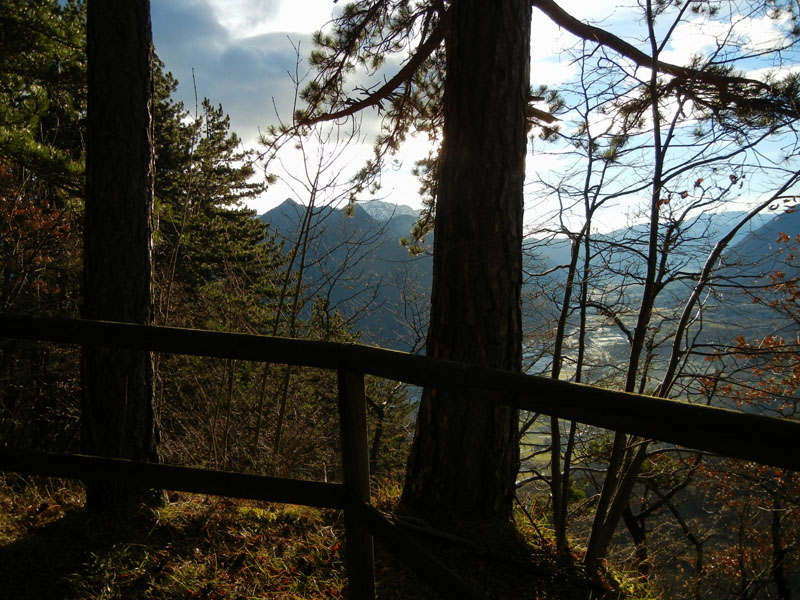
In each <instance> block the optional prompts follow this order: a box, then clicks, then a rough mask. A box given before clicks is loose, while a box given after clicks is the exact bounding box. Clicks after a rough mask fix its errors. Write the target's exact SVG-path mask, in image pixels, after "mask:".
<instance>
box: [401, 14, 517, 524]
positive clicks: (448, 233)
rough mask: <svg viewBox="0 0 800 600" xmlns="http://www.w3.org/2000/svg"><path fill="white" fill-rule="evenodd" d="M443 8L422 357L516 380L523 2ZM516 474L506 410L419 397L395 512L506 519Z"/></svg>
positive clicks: (513, 430) (512, 423)
mask: <svg viewBox="0 0 800 600" xmlns="http://www.w3.org/2000/svg"><path fill="white" fill-rule="evenodd" d="M450 10H451V12H452V24H451V28H450V33H449V37H448V40H447V79H446V83H445V96H444V138H443V139H444V143H443V147H442V156H441V168H440V180H439V190H438V196H437V204H436V225H435V236H434V239H435V241H434V259H433V296H432V307H431V323H430V329H429V332H428V341H427V353H428V355H429V356H434V357H437V358H445V359H451V360H458V361H463V362H466V363H472V364H476V365H481V366H490V367H497V368H501V369H507V370H511V371H520V369H521V346H522V333H521V317H520V288H521V281H522V186H523V179H524V175H525V149H526V130H527V123H526V118H525V108H526V105H527V100H528V95H529V93H530V92H529V90H530V84H529V71H530V67H529V64H530V58H529V55H530V33H531V31H530V23H531V4H530V1H528V0H502V1H498V2H485V1H484V0H459V1H458V2H454V3H452V8H451V9H450ZM518 468H519V442H518V414H517V411H516V410H514V409H511V408H495V407H494V406H491V405H489V404H486V403H482V402H481V401H480V395H479V394H469V395H468V394H452V393H441V392H439V391H437V390H433V389H426V390H425V392H424V394H423V398H422V404H421V406H420V409H419V415H418V420H417V433H416V436H415V439H414V443H413V446H412V450H411V456H410V458H409V463H408V470H407V473H406V483H405V488H404V490H403V497H402V506H403V508H404V509H405V510H407V511H409V512H412V513H415V514H419V515H423V516H443V515H447V516H451V517H453V518H454V519H469V520H503V519H507V518H508V517H509V515H510V513H511V508H512V505H513V494H514V483H515V478H516V474H517V471H518Z"/></svg>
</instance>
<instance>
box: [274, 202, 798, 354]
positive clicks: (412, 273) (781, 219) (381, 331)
mask: <svg viewBox="0 0 800 600" xmlns="http://www.w3.org/2000/svg"><path fill="white" fill-rule="evenodd" d="M305 210H306V209H305V207H304V206H303V205H301V204H299V203H297V202H294V201H293V200H291V199H287V200H286V201H285V202H284V203H283V204H281V205H280V206H277V207H275V208H274V209H272V210H270V211H268V212H266V213H264V214H263V215H260V217H259V218H260V219H262V220H263V221H265V222H268V223H270V225H271V226H272V228H273V229H274V230H276V231H277V232H278V233H279V234H280V235H282V236H284V237H285V238H286V240H287V241H288V242H290V243H293V242H294V241H296V239H297V234H298V229H299V226H300V223H301V222H302V220H303V216H304V214H305ZM419 212H420V211H419V210H416V209H413V208H411V207H409V206H402V205H401V206H398V205H394V204H391V203H389V202H385V201H382V200H368V201H363V202H357V203H355V205H354V206H353V208H352V211H349V214H348V211H346V210H345V209H333V208H330V207H326V208H321V209H315V214H314V215H313V218H312V229H313V235H312V236H311V237H312V241H313V251H312V252H311V254H310V256H311V257H312V258H311V260H310V263H309V267H308V269H307V277H308V281H309V290H310V291H312V292H313V291H317V292H319V293H325V294H326V295H327V297H328V298H329V300H330V301H331V305H332V306H334V307H336V308H338V309H340V310H341V311H342V313H343V314H345V316H353V318H352V323H353V325H354V326H355V327H356V328H358V329H360V330H362V331H363V332H364V341H366V342H367V343H373V344H379V345H382V346H386V347H390V348H396V349H402V350H407V349H409V347H410V346H411V345H413V344H418V343H419V340H420V337H424V323H421V322H420V320H421V319H423V318H424V320H427V318H426V317H423V316H421V315H426V314H427V308H428V306H427V303H428V300H429V297H430V289H431V274H432V260H431V256H430V253H425V254H423V255H421V256H418V257H412V256H411V255H410V254H409V253H408V251H407V249H406V248H405V247H403V246H402V245H401V244H400V239H401V238H404V237H408V236H409V233H410V231H411V228H412V226H413V225H414V223H415V222H416V220H417V218H418V216H419ZM745 214H746V213H744V212H726V213H720V214H715V215H705V216H703V217H702V218H700V219H698V220H697V221H696V222H694V223H692V224H691V225H690V226H688V227H687V228H686V231H684V232H683V233H682V235H684V236H685V237H686V238H688V239H691V240H693V241H692V242H691V244H693V246H692V247H693V248H694V252H696V253H697V257H695V258H693V259H692V260H690V261H689V262H687V263H686V265H685V268H687V269H691V270H699V268H700V267H701V266H702V264H703V262H704V261H705V259H706V257H707V252H706V250H710V248H711V247H713V245H714V244H715V243H716V242H717V241H718V240H719V239H721V238H722V236H724V235H725V234H726V233H727V232H728V231H729V230H730V229H731V227H733V226H734V225H735V224H736V223H738V222H739V221H740V220H741V219H742V218H743V217H744V216H745ZM779 232H784V233H788V234H789V235H790V236H791V235H793V234H796V233H797V232H800V213H797V214H781V215H778V216H775V215H771V214H762V215H757V216H756V217H755V218H754V219H752V220H751V221H750V223H748V224H747V225H746V226H745V227H743V228H742V230H741V231H740V232H739V234H738V235H737V237H736V238H735V239H734V241H733V242H732V243H731V245H730V247H729V248H728V250H727V251H726V252H725V254H724V258H723V261H724V262H725V263H728V264H731V265H734V264H741V263H740V262H739V261H742V262H751V263H760V264H761V265H763V264H764V260H765V259H766V258H768V257H771V256H773V255H774V253H775V247H776V244H775V241H776V239H777V235H778V233H779ZM645 234H646V229H645V228H644V227H642V226H639V227H632V228H626V229H620V230H617V231H613V232H611V233H607V234H603V235H598V236H596V239H597V240H598V241H599V243H603V242H608V241H613V240H625V239H627V240H630V239H635V238H642V237H643V236H645ZM429 243H430V241H429ZM429 249H430V246H429ZM524 255H525V256H524V264H525V268H526V271H527V272H528V273H533V272H544V271H547V270H548V269H552V268H553V267H555V266H558V265H564V264H566V263H567V262H568V260H569V241H568V240H566V239H563V238H561V239H553V240H549V241H548V242H547V243H543V242H541V240H536V239H532V238H529V239H527V240H526V241H525V247H524ZM626 256H627V252H626V251H625V250H621V251H619V255H618V259H619V261H624V260H626V259H625V257H626ZM630 256H631V258H632V257H633V256H634V253H633V251H631V253H630ZM730 268H734V267H730ZM735 268H739V267H735ZM762 268H763V267H762ZM337 270H342V272H340V273H338V275H336V274H337ZM762 272H763V271H762ZM548 278H549V280H548V281H549V283H548V285H552V284H555V285H558V284H559V280H560V279H563V271H555V272H554V273H553V274H551V275H549V276H548ZM539 283H541V282H539ZM326 285H328V286H329V289H326V287H325V286H326ZM528 285H534V282H530V283H529V284H528ZM677 293H678V294H683V293H685V291H684V292H681V291H680V290H677ZM676 299H677V297H676ZM410 300H414V301H415V302H416V303H417V304H416V306H414V308H413V310H412V311H411V313H409V309H408V307H407V306H406V302H407V301H410ZM678 301H680V300H679V299H678ZM737 304H739V305H740V306H744V304H745V303H744V302H743V301H737ZM414 320H415V322H411V321H414Z"/></svg>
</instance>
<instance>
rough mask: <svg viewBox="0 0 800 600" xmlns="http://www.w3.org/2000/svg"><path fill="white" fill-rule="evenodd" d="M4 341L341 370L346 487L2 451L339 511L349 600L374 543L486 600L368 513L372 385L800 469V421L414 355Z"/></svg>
mask: <svg viewBox="0 0 800 600" xmlns="http://www.w3.org/2000/svg"><path fill="white" fill-rule="evenodd" d="M0 338H18V339H30V340H40V341H48V342H56V343H65V344H81V345H87V344H91V345H101V346H109V347H124V348H134V349H141V350H150V351H156V352H167V353H175V354H191V355H198V356H210V357H218V358H232V359H239V360H250V361H259V362H270V363H280V364H291V365H297V366H307V367H317V368H324V369H334V370H336V371H337V372H338V389H339V411H340V424H341V447H342V468H343V477H342V479H343V482H342V483H341V484H334V483H321V482H310V481H299V480H292V479H283V478H275V477H264V476H256V475H244V474H240V473H230V472H221V471H213V470H208V469H191V468H185V467H175V466H169V465H161V464H149V463H140V462H134V461H127V460H121V459H112V458H101V457H95V456H83V455H63V454H61V455H57V454H46V453H41V452H31V451H22V450H16V449H13V448H7V447H4V446H3V447H0V470H6V471H16V472H19V473H23V474H29V475H43V476H52V477H66V478H75V479H87V478H96V477H106V478H110V479H117V480H124V481H127V482H130V483H136V484H140V485H143V486H147V487H153V488H157V489H168V490H176V491H185V492H194V493H203V494H214V495H220V496H229V497H235V498H248V499H254V500H267V501H272V502H285V503H291V504H304V505H309V506H318V507H329V508H337V509H343V510H344V515H345V536H346V545H345V562H346V566H347V570H348V580H349V584H348V585H349V592H350V597H351V598H353V599H356V600H361V599H372V598H374V597H375V582H374V565H373V537H374V538H375V539H378V540H379V541H380V542H381V543H382V544H384V545H385V546H386V547H387V548H388V549H389V550H391V551H392V552H394V553H395V554H396V555H397V556H398V557H399V558H400V559H401V560H402V561H403V562H404V563H406V564H407V565H408V566H410V567H411V568H412V569H413V570H414V571H415V572H417V573H418V574H419V575H420V577H421V578H423V579H424V580H426V581H427V582H428V583H429V584H430V585H431V586H433V588H434V589H435V590H437V591H438V592H439V593H440V594H441V595H442V596H443V597H445V598H467V599H469V598H480V597H482V596H481V595H480V594H478V593H477V592H476V591H475V590H474V589H473V588H471V587H469V586H467V585H466V584H464V583H463V581H461V580H460V579H459V578H458V577H457V576H455V575H454V574H453V573H452V572H451V571H450V570H449V569H447V568H446V567H445V566H444V565H442V564H441V563H440V562H439V561H437V560H436V559H435V558H434V557H431V556H429V555H427V553H425V552H424V551H423V550H422V548H420V547H419V546H418V545H417V544H416V543H415V542H414V541H413V540H412V539H411V538H409V537H408V536H407V535H405V534H404V533H403V532H402V531H401V530H400V529H399V528H398V527H397V525H395V524H394V523H393V522H392V521H390V520H389V519H387V518H386V517H385V516H383V515H382V514H381V513H380V512H378V511H377V510H376V509H375V508H373V507H372V506H371V504H370V490H369V462H368V453H367V432H366V408H365V398H364V375H365V374H369V375H375V376H378V377H384V378H387V379H393V380H396V381H403V382H406V383H410V384H415V385H419V386H430V387H438V388H441V389H448V390H454V391H459V390H467V389H479V390H482V391H484V392H486V393H485V397H486V401H487V402H494V403H498V404H508V405H511V406H514V407H517V408H520V409H523V410H528V411H532V412H539V413H543V414H547V415H551V416H555V417H559V418H562V419H568V420H574V421H579V422H581V423H586V424H590V425H595V426H598V427H603V428H606V429H612V430H616V431H624V432H626V433H630V434H635V435H638V436H642V437H645V438H650V439H654V440H660V441H663V442H669V443H673V444H677V445H680V446H685V447H687V448H693V449H696V450H702V451H707V452H712V453H716V454H721V455H724V456H730V457H735V458H741V459H745V460H752V461H755V462H760V463H763V464H768V465H773V466H776V467H783V468H788V469H793V470H798V469H800V452H797V451H796V449H797V446H798V441H800V423H797V422H792V421H788V420H781V419H775V418H771V417H765V416H761V415H752V414H745V413H741V412H738V411H731V410H726V409H721V408H715V407H710V406H703V405H695V404H689V403H686V402H679V401H675V400H667V399H662V398H654V397H651V396H643V395H638V394H630V393H625V392H617V391H612V390H605V389H602V388H595V387H591V386H586V385H581V384H575V383H569V382H564V381H557V380H553V379H549V378H545V377H535V376H530V375H521V374H516V373H509V372H506V371H500V370H497V369H489V368H485V367H476V366H471V365H467V364H462V363H456V362H451V361H444V360H438V359H433V358H429V357H424V356H416V355H412V354H407V353H404V352H396V351H392V350H385V349H382V348H374V347H370V346H364V345H360V344H341V343H334V342H314V341H305V340H293V339H287V338H278V337H268V336H253V335H244V334H232V333H219V332H212V331H199V330H191V329H177V328H170V327H153V326H145V325H134V324H128V323H111V322H100V321H81V320H73V319H52V318H37V317H21V316H12V315H0Z"/></svg>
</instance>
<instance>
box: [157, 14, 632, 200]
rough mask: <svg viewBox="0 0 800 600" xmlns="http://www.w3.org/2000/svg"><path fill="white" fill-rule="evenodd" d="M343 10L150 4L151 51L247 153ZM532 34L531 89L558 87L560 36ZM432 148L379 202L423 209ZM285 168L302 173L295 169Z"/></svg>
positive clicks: (353, 160) (182, 93)
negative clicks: (319, 35) (205, 102)
mask: <svg viewBox="0 0 800 600" xmlns="http://www.w3.org/2000/svg"><path fill="white" fill-rule="evenodd" d="M617 3H618V0H616V1H613V2H609V1H608V0H596V1H594V2H591V3H587V2H584V1H577V0H567V1H566V2H562V6H564V8H566V9H568V10H571V11H573V12H575V13H576V14H578V15H580V16H581V17H582V18H592V19H597V18H601V17H603V16H605V17H609V15H613V14H614V8H613V6H614V5H615V4H617ZM339 8H340V5H337V4H335V3H334V2H333V1H332V0H151V14H152V16H151V18H152V26H153V37H154V43H155V47H156V52H157V53H158V55H159V57H160V58H161V60H162V61H164V63H165V65H166V68H167V70H168V71H171V72H172V74H173V75H174V76H175V77H176V78H177V79H178V81H179V83H180V86H179V89H178V93H177V95H178V99H180V100H182V101H183V102H184V104H185V105H186V107H187V109H189V110H190V111H192V110H193V107H194V106H195V90H194V87H195V86H196V91H197V97H198V99H199V100H202V99H203V98H204V97H207V98H209V99H210V100H211V101H212V103H214V104H217V103H221V104H222V106H223V109H224V110H225V112H226V113H227V114H228V115H229V116H230V118H231V129H232V130H233V131H234V132H236V134H237V135H239V137H240V138H242V140H243V142H244V144H245V145H246V146H248V147H258V143H257V140H258V136H259V132H260V131H264V130H265V128H266V127H267V126H268V125H270V124H274V123H276V122H277V118H276V113H277V114H279V115H281V116H282V117H283V118H288V117H289V116H290V115H291V110H292V100H293V98H294V84H293V83H292V79H291V77H290V74H291V73H294V72H295V69H296V63H297V51H296V48H299V49H300V55H301V57H302V58H305V57H306V56H307V54H308V52H309V51H310V49H311V41H310V40H311V34H312V32H313V31H314V30H316V29H320V28H321V27H323V26H324V24H325V23H327V22H328V21H329V20H330V19H331V17H332V16H334V11H335V10H337V9H339ZM534 31H535V43H534V44H533V51H532V52H533V55H532V59H533V62H534V64H535V65H536V78H535V80H534V81H535V83H536V84H557V83H558V82H559V81H560V80H562V79H563V78H564V77H565V76H567V75H568V73H569V72H570V67H569V65H568V64H566V63H562V61H561V60H560V59H559V58H558V56H557V55H554V54H553V51H554V50H557V49H558V48H559V47H560V40H561V38H563V34H559V31H558V29H557V28H556V27H555V26H553V25H552V23H550V21H549V20H547V19H543V18H538V19H537V20H536V21H535V22H534ZM302 69H303V67H302V66H301V70H302ZM369 125H370V123H369V122H367V129H369ZM429 148H430V142H429V141H428V140H427V139H413V140H411V141H410V142H409V143H408V144H407V145H406V147H404V149H403V152H402V153H401V163H398V164H395V165H394V166H393V167H392V166H391V165H390V167H389V168H388V169H387V172H386V173H385V174H384V177H383V179H382V184H383V186H382V189H381V190H380V192H379V193H378V194H379V195H380V196H381V197H382V198H385V199H387V200H389V201H391V202H395V203H398V204H408V205H410V206H414V207H419V206H420V202H419V199H418V196H417V188H418V183H417V181H416V179H415V178H414V177H413V175H411V167H412V166H413V163H414V160H416V159H417V158H421V157H423V156H425V154H426V153H427V151H428V149H429ZM369 151H370V145H369V142H368V141H367V142H365V143H363V144H361V146H360V148H355V147H354V148H352V149H351V156H350V157H349V158H350V164H351V166H352V168H356V167H357V166H359V165H360V161H361V160H363V158H366V157H367V156H368V154H369ZM288 166H289V169H290V170H298V169H299V165H297V164H296V163H294V164H293V163H292V162H291V161H289V163H288ZM539 166H540V167H541V166H542V164H541V162H540V163H539ZM295 187H296V186H295ZM300 191H301V190H297V189H289V188H288V187H287V185H284V184H283V183H280V182H279V183H278V184H277V185H275V186H272V187H271V188H270V189H269V190H268V191H267V193H266V194H265V195H264V196H262V197H261V198H259V199H258V200H257V201H254V202H252V203H251V207H253V208H255V209H256V210H257V211H258V212H259V213H262V212H264V211H266V210H268V209H269V208H271V207H273V206H275V205H277V204H279V203H280V202H282V201H283V200H284V199H285V198H286V197H287V196H295V195H301V194H299V193H298V192H300Z"/></svg>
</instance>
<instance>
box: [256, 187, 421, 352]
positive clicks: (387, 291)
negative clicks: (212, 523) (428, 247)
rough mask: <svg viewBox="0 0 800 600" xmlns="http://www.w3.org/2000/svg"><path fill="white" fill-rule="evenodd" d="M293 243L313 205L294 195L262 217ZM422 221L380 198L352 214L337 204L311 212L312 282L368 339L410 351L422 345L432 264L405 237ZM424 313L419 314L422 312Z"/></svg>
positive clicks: (313, 290) (312, 289)
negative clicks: (414, 254)
mask: <svg viewBox="0 0 800 600" xmlns="http://www.w3.org/2000/svg"><path fill="white" fill-rule="evenodd" d="M259 218H260V219H261V220H262V221H265V222H267V223H269V224H270V226H271V227H272V228H273V229H274V230H276V231H277V232H278V233H279V235H280V236H281V237H282V238H283V239H284V240H285V245H284V249H285V250H286V251H287V252H288V251H289V248H291V247H292V246H293V245H294V244H295V243H296V242H297V241H298V239H304V238H301V236H300V229H301V225H302V223H303V220H304V218H305V208H304V207H303V206H302V205H300V204H298V203H296V202H294V201H293V200H291V199H287V200H286V201H285V202H283V203H282V204H281V205H279V206H277V207H275V208H274V209H272V210H270V211H268V212H266V213H264V214H262V215H260V216H259ZM416 219H417V212H416V211H414V210H413V209H411V208H409V207H394V205H389V204H387V203H383V202H379V201H372V202H368V203H365V204H364V205H362V204H360V203H359V204H355V206H354V207H353V210H352V212H351V213H350V214H348V213H347V212H346V211H345V210H336V209H332V208H330V207H323V208H319V209H315V210H314V211H313V213H312V214H311V215H310V219H309V228H308V237H307V240H308V244H307V252H306V269H305V273H304V278H303V281H304V285H305V286H306V290H307V293H308V294H310V295H315V296H317V295H321V296H323V297H325V298H327V299H328V300H329V303H330V307H331V308H332V309H337V310H339V311H340V312H341V313H342V314H343V315H344V316H345V317H346V318H347V319H349V320H350V322H351V323H352V325H353V326H354V327H355V328H356V329H359V330H361V331H362V333H363V341H364V342H366V343H370V344H376V345H381V346H384V347H388V348H394V349H402V350H408V349H411V348H412V347H414V345H415V344H418V343H419V332H420V326H421V324H420V323H419V322H418V320H417V319H418V318H419V312H420V311H426V310H427V308H426V307H427V304H428V298H429V294H430V280H431V268H432V262H431V258H430V255H429V254H422V255H420V256H417V257H412V256H411V255H410V254H409V253H408V251H407V250H406V248H405V247H403V246H402V245H401V243H400V239H401V238H403V237H408V235H409V232H410V231H411V227H412V226H413V224H414V222H415V221H416ZM415 311H416V312H415Z"/></svg>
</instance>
